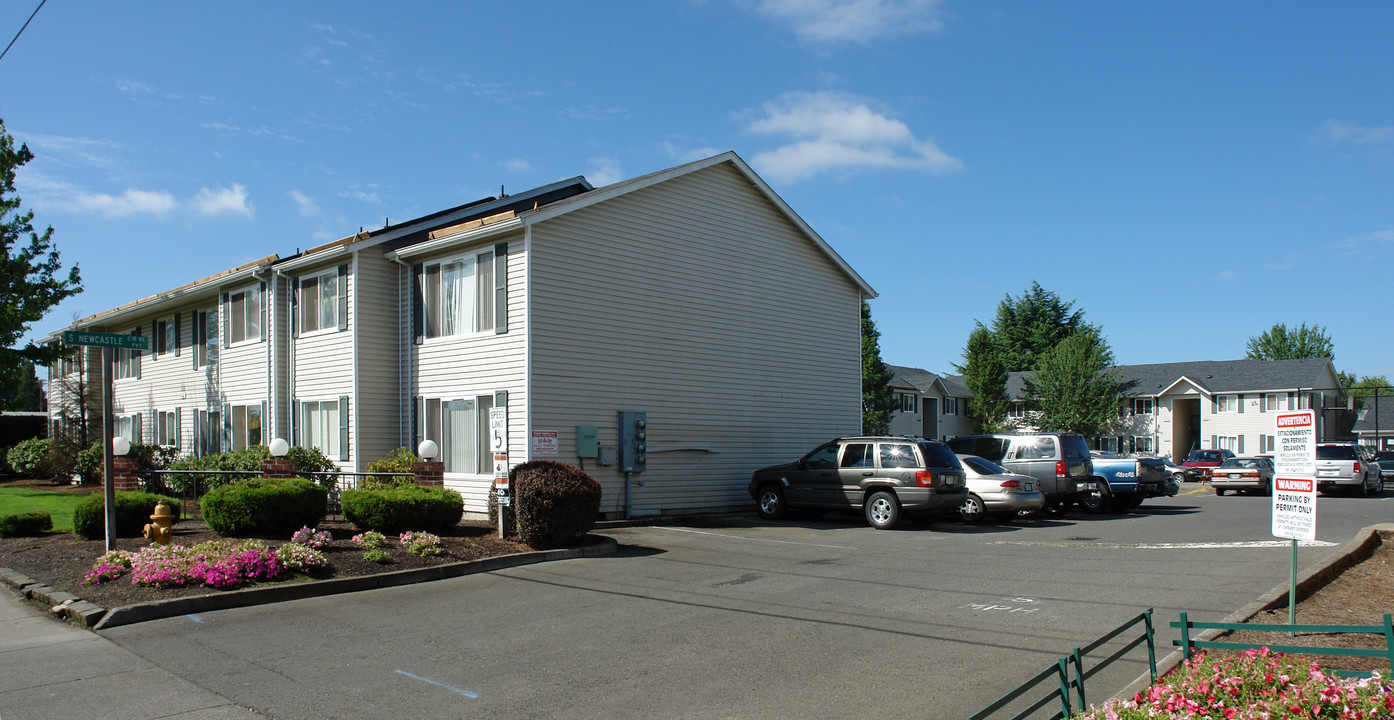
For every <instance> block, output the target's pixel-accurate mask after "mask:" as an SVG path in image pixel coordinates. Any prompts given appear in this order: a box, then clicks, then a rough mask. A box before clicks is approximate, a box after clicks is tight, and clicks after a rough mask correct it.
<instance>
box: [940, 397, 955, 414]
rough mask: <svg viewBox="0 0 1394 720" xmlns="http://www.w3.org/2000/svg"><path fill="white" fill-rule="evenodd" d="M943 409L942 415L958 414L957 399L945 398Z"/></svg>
mask: <svg viewBox="0 0 1394 720" xmlns="http://www.w3.org/2000/svg"><path fill="white" fill-rule="evenodd" d="M943 408H944V414H945V415H957V414H958V398H955V397H946V398H944V405H943Z"/></svg>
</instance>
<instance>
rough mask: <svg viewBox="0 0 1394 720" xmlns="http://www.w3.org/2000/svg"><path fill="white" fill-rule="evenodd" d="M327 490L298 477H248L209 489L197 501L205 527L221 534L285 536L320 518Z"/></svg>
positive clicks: (326, 499) (311, 524) (317, 522)
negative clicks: (201, 510) (205, 523)
mask: <svg viewBox="0 0 1394 720" xmlns="http://www.w3.org/2000/svg"><path fill="white" fill-rule="evenodd" d="M328 503H329V491H327V490H325V489H324V488H322V487H320V486H318V485H316V484H314V483H312V482H310V481H308V480H302V479H300V478H252V479H251V480H244V481H241V482H235V483H230V484H227V485H223V486H221V487H218V488H215V489H213V490H210V491H209V492H208V494H206V495H204V496H203V499H202V500H201V501H199V507H200V508H202V509H203V519H204V520H205V521H207V523H208V527H210V528H212V529H213V531H214V532H216V533H218V534H219V535H222V536H224V537H287V536H289V535H290V534H291V533H293V532H295V531H296V530H299V529H300V528H302V527H314V526H316V525H318V524H319V522H320V521H321V520H323V519H324V513H325V510H326V508H327V507H328Z"/></svg>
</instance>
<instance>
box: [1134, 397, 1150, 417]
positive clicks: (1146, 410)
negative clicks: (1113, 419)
mask: <svg viewBox="0 0 1394 720" xmlns="http://www.w3.org/2000/svg"><path fill="white" fill-rule="evenodd" d="M1133 414H1134V415H1151V414H1152V398H1133Z"/></svg>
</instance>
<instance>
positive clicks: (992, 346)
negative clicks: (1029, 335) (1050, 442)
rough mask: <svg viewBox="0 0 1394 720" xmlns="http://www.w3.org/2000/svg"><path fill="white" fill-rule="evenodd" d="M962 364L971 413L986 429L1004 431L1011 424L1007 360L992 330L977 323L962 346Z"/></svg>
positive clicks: (980, 425) (981, 426)
mask: <svg viewBox="0 0 1394 720" xmlns="http://www.w3.org/2000/svg"><path fill="white" fill-rule="evenodd" d="M963 358H964V364H963V365H956V366H955V367H956V368H957V369H958V371H959V372H961V373H963V375H964V382H965V384H967V385H968V390H969V392H972V393H973V397H971V398H969V399H968V415H969V417H971V418H973V419H974V420H976V421H977V422H978V426H979V428H981V429H982V431H983V432H1003V431H1005V430H1009V429H1010V428H1011V424H1010V423H1009V422H1008V421H1007V409H1008V408H1009V407H1011V402H1012V401H1011V399H1010V398H1008V397H1007V364H1006V362H1005V361H1004V360H1003V358H1002V354H1001V352H999V350H998V348H997V345H996V341H995V339H994V338H993V335H992V331H990V330H988V329H987V328H986V327H984V326H983V324H982V323H978V324H977V327H975V328H973V332H972V333H969V335H968V345H967V347H965V348H964V349H963Z"/></svg>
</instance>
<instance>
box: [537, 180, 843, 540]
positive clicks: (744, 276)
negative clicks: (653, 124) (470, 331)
mask: <svg viewBox="0 0 1394 720" xmlns="http://www.w3.org/2000/svg"><path fill="white" fill-rule="evenodd" d="M530 261H531V263H532V275H531V282H532V288H531V312H530V322H531V342H532V365H531V374H532V392H533V398H532V401H531V403H530V417H531V428H532V429H534V430H555V431H558V432H559V443H560V448H559V450H560V452H559V457H557V458H556V459H558V460H561V461H564V462H572V463H574V462H577V459H576V433H575V426H576V425H577V424H591V425H595V426H597V428H598V430H599V441H600V444H601V446H602V447H608V448H611V449H614V448H615V446H616V441H617V434H618V428H617V412H618V411H620V410H636V411H644V412H647V419H648V444H649V452H648V471H647V472H645V473H643V474H642V475H640V476H638V477H636V482H635V483H634V484H633V488H632V493H633V495H632V503H633V509H634V510H635V511H636V512H637V513H640V514H644V513H651V512H659V511H683V510H695V509H708V508H719V507H747V506H749V504H750V502H751V500H750V497H749V496H748V494H747V492H746V483H747V482H748V481H749V479H750V474H751V472H752V471H753V470H755V469H757V468H759V467H762V466H765V465H769V464H773V463H777V462H785V461H789V460H793V459H795V458H797V457H799V456H800V455H802V454H803V453H805V452H807V451H808V450H810V449H811V448H813V447H814V446H815V445H816V444H817V443H819V442H822V441H825V440H828V439H829V438H832V437H835V436H838V435H844V434H849V433H856V432H858V431H859V430H860V425H861V359H860V354H861V340H860V338H861V334H860V333H861V314H860V291H859V289H858V288H857V287H856V285H855V284H854V283H853V282H852V280H851V279H850V278H848V277H847V275H846V274H844V273H843V272H842V271H841V270H840V269H838V268H837V267H836V266H835V265H834V264H833V263H832V262H831V261H830V260H829V259H828V257H827V256H826V255H824V254H823V253H822V252H820V251H819V250H818V249H817V248H816V247H815V246H814V245H813V244H812V243H811V242H810V241H809V240H808V239H807V238H806V237H805V236H804V235H803V234H802V233H800V232H799V231H798V230H797V229H796V228H795V227H794V226H793V225H791V224H790V223H789V221H788V220H787V219H786V218H785V217H784V216H783V215H781V214H780V213H779V212H778V210H777V209H776V208H775V207H773V206H772V205H770V204H769V202H768V201H766V200H765V198H764V197H763V196H762V195H760V194H759V193H758V192H757V191H756V190H755V189H754V188H752V187H751V186H750V185H749V183H748V182H747V181H746V180H745V178H744V177H743V176H741V175H740V174H739V173H738V172H736V171H735V170H733V169H731V168H730V167H729V166H727V165H717V166H713V167H711V168H708V169H706V170H702V171H698V172H695V173H692V174H689V175H684V176H681V177H678V178H676V179H673V180H670V181H668V182H664V183H661V184H658V185H655V186H652V187H649V188H647V189H642V190H637V191H634V192H632V193H630V194H628V195H624V196H621V197H619V198H616V199H614V200H611V201H608V202H605V203H601V204H599V205H596V206H592V207H589V208H584V209H581V210H576V211H573V212H571V213H568V214H566V215H562V216H560V217H558V218H556V219H554V220H550V221H547V222H543V223H540V224H538V225H535V226H534V227H533V235H532V257H531V258H530ZM586 469H587V471H589V472H590V473H591V474H592V476H594V477H595V478H596V479H597V480H599V481H600V482H601V484H602V486H603V487H604V491H605V495H604V498H603V499H602V506H601V511H602V512H603V513H608V514H612V515H615V514H619V513H622V512H623V494H624V493H623V489H624V476H623V473H621V472H619V471H618V468H617V466H613V465H612V466H608V467H597V466H596V465H595V464H594V463H593V462H591V461H588V462H586ZM637 481H642V482H643V485H642V486H640V485H639V483H638V482H637Z"/></svg>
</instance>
